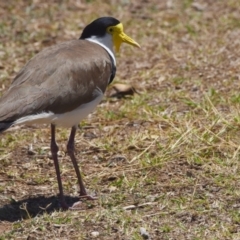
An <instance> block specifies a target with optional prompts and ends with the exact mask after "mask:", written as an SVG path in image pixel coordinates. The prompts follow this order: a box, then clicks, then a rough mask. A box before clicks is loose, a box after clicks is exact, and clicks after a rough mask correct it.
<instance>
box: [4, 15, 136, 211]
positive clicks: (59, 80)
mask: <svg viewBox="0 0 240 240" xmlns="http://www.w3.org/2000/svg"><path fill="white" fill-rule="evenodd" d="M122 43H127V44H129V45H132V46H134V47H137V48H140V45H139V44H138V43H137V42H136V41H135V40H133V39H132V38H131V37H129V36H128V35H127V34H125V33H124V30H123V24H122V23H121V22H120V21H119V20H117V19H116V18H114V17H111V16H107V17H100V18H97V19H95V20H94V21H92V22H91V23H90V24H88V25H87V26H86V27H85V28H84V29H83V31H82V33H81V35H80V38H79V39H74V40H69V41H66V42H62V43H59V44H56V45H53V46H50V47H47V48H45V49H43V50H42V51H40V52H39V53H37V54H36V55H35V56H34V57H33V58H31V59H30V60H29V61H28V62H27V63H26V65H25V66H24V67H23V68H22V69H21V70H20V71H19V72H18V74H17V75H16V77H15V78H14V79H13V80H12V83H11V85H10V87H9V89H8V90H7V91H6V92H5V94H3V96H2V97H1V98H0V133H1V132H4V131H5V130H7V129H8V128H10V127H12V126H16V125H21V124H27V125H29V124H49V125H50V127H51V140H50V149H51V155H52V159H53V162H54V166H55V170H56V176H57V182H58V189H59V194H58V199H59V204H60V207H61V208H62V209H74V208H75V207H76V206H78V203H79V202H81V201H79V202H76V203H74V204H73V205H72V206H69V205H68V204H67V203H66V200H65V197H64V193H63V185H62V180H61V172H60V168H59V162H58V154H57V153H58V150H59V148H58V145H57V143H56V139H55V130H56V127H61V128H62V127H63V128H70V129H71V131H70V135H69V138H68V142H67V153H68V155H69V156H70V158H71V161H72V164H73V167H74V169H75V172H76V175H77V179H78V184H79V188H80V191H79V199H80V200H81V198H86V199H90V200H93V199H95V198H96V197H94V196H91V195H88V194H87V191H86V188H85V185H84V183H83V179H82V176H81V172H80V170H79V167H78V163H77V159H76V157H75V154H74V150H75V147H74V139H75V135H76V131H77V128H78V124H79V123H80V122H81V120H83V119H84V118H86V117H87V115H89V114H90V113H91V112H92V111H93V110H94V109H95V108H96V107H97V105H98V104H99V103H100V102H101V100H102V99H103V96H104V92H105V91H106V88H107V86H108V85H109V84H110V83H111V82H112V81H113V79H114V77H115V74H116V58H115V53H116V52H119V50H120V46H121V44H122ZM76 208H77V207H76Z"/></svg>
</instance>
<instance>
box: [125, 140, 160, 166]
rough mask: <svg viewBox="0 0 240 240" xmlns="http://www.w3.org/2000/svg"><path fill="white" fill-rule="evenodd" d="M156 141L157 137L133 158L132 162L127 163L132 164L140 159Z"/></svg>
mask: <svg viewBox="0 0 240 240" xmlns="http://www.w3.org/2000/svg"><path fill="white" fill-rule="evenodd" d="M158 139H159V137H158V138H156V139H154V141H152V142H151V143H150V145H149V146H148V147H146V148H145V149H144V150H143V151H142V152H141V153H140V154H138V155H137V156H135V157H133V158H132V160H131V161H130V162H129V163H132V162H134V161H135V160H137V159H138V158H140V157H141V156H142V155H143V154H144V153H145V152H147V151H148V150H149V149H150V148H151V147H152V146H153V145H154V143H155V142H156V141H157V140H158Z"/></svg>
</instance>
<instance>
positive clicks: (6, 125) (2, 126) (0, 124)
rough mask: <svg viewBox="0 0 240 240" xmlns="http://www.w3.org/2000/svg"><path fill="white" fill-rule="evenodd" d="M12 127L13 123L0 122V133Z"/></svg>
mask: <svg viewBox="0 0 240 240" xmlns="http://www.w3.org/2000/svg"><path fill="white" fill-rule="evenodd" d="M12 125H13V121H6V122H0V132H4V131H5V130H7V129H8V128H10V127H11V126H12Z"/></svg>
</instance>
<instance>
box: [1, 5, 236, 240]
mask: <svg viewBox="0 0 240 240" xmlns="http://www.w3.org/2000/svg"><path fill="white" fill-rule="evenodd" d="M114 3H115V4H114ZM195 3H196V2H195V1H185V0H184V1H180V0H178V1H168V2H167V1H166V2H165V1H162V2H160V3H159V1H131V2H129V1H119V2H118V3H116V1H98V0H95V1H72V0H64V1H55V2H53V3H49V2H47V1H34V2H32V1H22V0H18V1H17V4H16V1H8V2H7V3H1V4H0V6H1V7H0V14H1V18H2V21H1V22H0V35H1V43H0V79H1V83H0V94H1V95H2V94H3V93H4V92H5V91H6V89H7V88H8V86H9V85H10V82H11V80H12V78H13V77H14V76H15V75H16V73H17V72H18V70H19V69H21V68H22V67H23V65H24V64H25V63H26V62H27V61H28V60H29V59H30V58H31V57H32V56H34V55H35V54H36V53H37V52H39V51H40V50H41V49H43V48H45V47H47V46H49V45H52V44H56V43H59V42H62V41H66V40H69V39H75V38H78V37H79V35H80V32H81V30H82V28H83V27H84V26H85V25H86V24H87V23H89V22H90V21H91V20H93V19H95V18H96V17H99V16H105V15H113V16H115V17H117V18H119V19H120V20H121V21H122V22H123V24H124V26H125V30H126V33H128V34H129V35H130V36H131V37H133V38H134V39H135V40H137V42H139V44H140V45H141V47H142V48H141V50H138V49H134V48H131V47H128V46H122V48H121V52H120V54H117V76H116V79H115V81H114V82H117V83H123V84H130V85H131V86H134V88H135V89H136V91H137V92H138V93H139V94H134V95H133V96H129V97H125V98H121V99H119V98H112V97H111V93H112V87H111V86H110V87H109V89H108V91H107V93H106V97H105V99H104V100H103V102H102V103H101V104H100V105H99V107H98V109H97V110H96V111H95V112H94V113H93V114H91V116H89V118H88V119H86V120H84V121H83V122H82V123H80V126H81V129H80V130H79V131H78V134H77V137H76V155H77V158H78V161H79V164H80V166H81V169H82V171H83V173H84V182H85V183H86V186H87V189H88V190H89V192H90V193H96V194H97V195H98V197H99V199H98V200H97V201H83V203H82V209H81V210H80V211H61V210H60V209H59V207H58V199H57V194H58V186H57V181H56V176H55V170H54V166H53V162H52V159H51V157H50V148H49V144H50V129H49V126H41V127H40V126H32V127H21V128H15V129H12V130H9V131H7V132H5V133H4V134H2V136H1V140H0V164H1V169H0V193H1V194H0V239H26V238H28V239H45V238H53V239H57V238H58V239H94V238H96V239H104V240H105V239H106V240H108V239H109V240H110V239H134V240H138V239H139V240H140V239H143V236H141V234H140V228H141V227H142V228H145V229H146V231H147V232H148V233H149V236H150V237H151V239H191V240H197V239H210V240H214V239H224V240H225V239H239V238H240V212H239V208H240V203H239V199H240V191H239V187H240V170H239V169H240V165H239V152H240V147H239V142H240V137H239V136H240V135H239V123H240V120H239V110H240V109H239V99H240V97H239V90H240V87H239V69H240V68H239V67H240V66H239V65H240V62H239V59H240V58H239V53H238V52H239V51H238V49H239V40H238V39H239V36H238V35H239V27H240V25H239V20H240V19H239V7H240V5H239V1H237V0H231V1H208V0H202V1H198V2H197V5H196V4H195ZM96 9H98V11H97V12H96ZM113 84H114V83H113ZM68 134H69V130H68V129H58V131H57V141H58V144H59V147H60V153H59V154H60V156H59V159H60V164H61V172H62V179H63V185H64V190H65V194H66V196H67V201H68V202H69V203H71V202H73V201H75V200H76V199H77V196H78V188H77V179H76V175H75V173H74V169H73V167H72V164H71V162H70V159H69V157H68V156H67V154H66V141H67V138H68ZM30 150H31V151H30ZM94 232H98V234H99V235H98V236H97V237H94Z"/></svg>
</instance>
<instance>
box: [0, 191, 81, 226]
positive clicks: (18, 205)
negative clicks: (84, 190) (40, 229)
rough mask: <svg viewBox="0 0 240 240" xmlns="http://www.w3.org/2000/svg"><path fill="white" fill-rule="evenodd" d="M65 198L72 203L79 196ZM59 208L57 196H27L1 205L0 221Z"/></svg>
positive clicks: (30, 216) (36, 214)
mask: <svg viewBox="0 0 240 240" xmlns="http://www.w3.org/2000/svg"><path fill="white" fill-rule="evenodd" d="M65 200H66V202H67V204H69V205H72V203H74V202H76V201H78V200H79V198H77V197H70V196H65ZM59 210H61V207H60V204H59V201H58V197H57V196H51V197H44V196H38V197H34V198H27V199H23V200H21V201H17V202H16V201H12V202H11V203H9V204H6V205H3V206H1V207H0V221H8V222H15V221H19V220H23V219H29V218H34V217H36V216H39V215H42V214H44V213H51V212H53V211H59Z"/></svg>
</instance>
